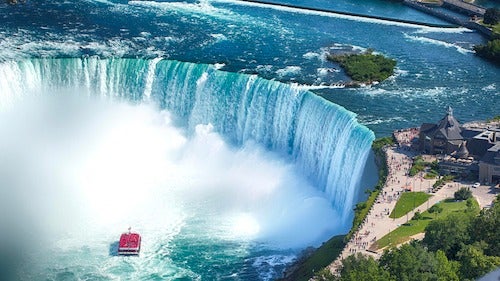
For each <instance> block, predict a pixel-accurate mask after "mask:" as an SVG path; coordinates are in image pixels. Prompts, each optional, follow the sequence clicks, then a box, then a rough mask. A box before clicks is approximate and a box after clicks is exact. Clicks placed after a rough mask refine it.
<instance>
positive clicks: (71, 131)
mask: <svg viewBox="0 0 500 281" xmlns="http://www.w3.org/2000/svg"><path fill="white" fill-rule="evenodd" d="M0 93H1V94H0V120H1V121H0V134H1V135H2V136H3V137H2V140H1V141H0V150H1V151H0V153H1V154H2V155H4V156H5V157H3V159H2V160H0V171H1V175H2V177H1V178H2V180H1V184H2V189H1V190H0V192H1V194H0V195H1V196H0V198H2V199H0V205H1V206H2V207H0V211H1V213H2V214H9V215H2V216H0V220H1V221H2V225H7V226H9V228H10V229H11V230H9V232H8V234H9V235H8V236H9V237H7V239H11V240H10V241H12V243H9V245H11V246H12V245H14V246H12V247H14V249H16V250H19V249H22V250H24V251H25V252H26V256H23V257H22V258H20V259H22V262H21V261H19V264H18V267H19V272H20V273H15V274H20V276H21V277H22V278H24V279H28V280H35V279H36V280H40V279H44V280H45V279H50V280H73V279H86V280H90V279H91V280H115V279H124V280H129V279H130V280H256V279H262V280H269V279H273V278H276V277H279V276H280V275H281V271H282V270H283V268H284V266H285V265H286V264H289V263H290V262H291V261H292V260H293V259H294V258H295V256H296V255H297V253H298V252H300V251H301V250H302V249H304V248H306V247H308V246H311V245H318V244H319V243H321V242H322V241H325V240H326V239H328V238H329V237H331V236H333V235H335V234H339V233H345V232H346V231H347V230H348V229H349V227H350V224H351V220H352V207H353V205H354V204H355V202H356V200H357V197H358V194H359V193H360V192H359V191H360V179H361V176H362V174H363V170H364V166H365V162H366V159H367V157H368V154H369V151H370V146H371V143H372V140H373V139H374V134H373V133H372V132H371V131H370V130H369V129H367V128H366V127H364V126H362V125H360V124H358V122H357V121H356V118H355V114H354V113H352V112H349V111H347V110H346V109H344V108H342V107H340V106H337V105H335V104H332V103H330V102H328V101H326V100H324V99H323V98H320V97H318V96H316V95H315V94H313V93H311V92H308V91H305V90H303V89H302V88H300V87H299V86H294V85H286V84H283V83H280V82H276V81H270V80H265V79H262V78H259V77H257V76H255V75H247V74H237V73H230V72H223V71H219V70H217V69H216V68H214V67H213V66H211V65H206V64H195V63H186V62H178V61H173V60H167V59H159V58H156V59H127V58H109V59H99V58H96V57H89V58H58V59H49V58H47V59H44V58H39V59H34V58H33V59H20V60H17V61H5V62H2V63H0ZM128 226H132V227H133V229H134V230H136V231H138V232H140V233H141V235H142V237H143V248H142V249H141V254H140V256H139V257H129V258H123V257H117V256H114V254H113V249H112V247H113V243H114V242H116V241H117V239H118V237H119V234H120V233H121V232H123V231H124V230H126V229H127V227H128ZM20 240H21V241H23V242H22V243H21V245H18V244H17V243H19V242H20ZM8 241H9V240H8ZM7 246H8V245H7V244H3V245H2V247H6V248H7V249H5V252H6V251H7V250H9V249H8V248H9V247H7ZM28 249H29V251H28ZM15 274H14V275H15Z"/></svg>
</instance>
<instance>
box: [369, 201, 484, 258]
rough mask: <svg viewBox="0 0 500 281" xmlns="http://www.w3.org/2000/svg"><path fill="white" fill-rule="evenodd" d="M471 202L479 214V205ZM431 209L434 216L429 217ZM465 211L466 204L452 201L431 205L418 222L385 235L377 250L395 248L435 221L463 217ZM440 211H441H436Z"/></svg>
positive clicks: (402, 226) (380, 240) (378, 242)
mask: <svg viewBox="0 0 500 281" xmlns="http://www.w3.org/2000/svg"><path fill="white" fill-rule="evenodd" d="M472 200H473V208H474V211H475V212H476V213H478V212H479V204H478V203H477V202H476V201H475V200H474V199H472ZM431 209H433V210H434V211H433V213H434V215H431V211H430V210H431ZM466 209H467V206H466V202H465V201H462V202H455V201H454V200H445V201H444V202H440V203H438V204H435V205H433V206H432V207H431V208H429V209H428V210H427V211H425V212H423V213H422V219H420V220H418V221H412V223H411V224H403V225H401V226H400V227H398V228H396V229H395V230H394V231H392V232H390V233H389V234H387V235H385V236H384V237H382V238H381V239H379V240H378V241H377V242H376V246H377V248H378V249H381V248H384V247H386V246H395V245H398V244H401V243H403V242H406V241H408V240H410V237H411V236H413V235H415V234H418V233H422V232H424V231H425V228H426V227H427V225H429V223H430V222H431V221H433V220H435V219H440V218H446V217H447V216H448V215H449V214H453V213H457V214H460V215H464V211H465V210H466ZM438 210H441V211H438ZM470 213H472V212H470Z"/></svg>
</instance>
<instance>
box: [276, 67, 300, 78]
mask: <svg viewBox="0 0 500 281" xmlns="http://www.w3.org/2000/svg"><path fill="white" fill-rule="evenodd" d="M301 70H302V68H301V67H300V66H287V67H285V68H281V69H278V70H276V74H277V75H278V76H279V77H282V78H283V77H290V76H294V75H297V74H300V72H301Z"/></svg>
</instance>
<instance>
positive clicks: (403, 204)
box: [389, 192, 431, 219]
mask: <svg viewBox="0 0 500 281" xmlns="http://www.w3.org/2000/svg"><path fill="white" fill-rule="evenodd" d="M429 197H431V195H429V194H427V193H425V192H404V193H403V194H402V195H401V197H400V198H399V200H398V202H397V203H396V206H395V207H394V210H392V213H391V214H390V215H389V217H390V218H393V219H397V218H400V217H402V216H404V215H406V213H408V212H409V211H411V210H413V209H415V208H416V207H418V206H420V205H421V204H422V203H424V202H425V201H427V199H429Z"/></svg>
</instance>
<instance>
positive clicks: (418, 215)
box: [411, 211, 423, 221]
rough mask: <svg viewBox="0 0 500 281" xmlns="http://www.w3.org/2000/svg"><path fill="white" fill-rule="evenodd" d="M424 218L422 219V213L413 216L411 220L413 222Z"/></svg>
mask: <svg viewBox="0 0 500 281" xmlns="http://www.w3.org/2000/svg"><path fill="white" fill-rule="evenodd" d="M422 218H423V217H422V214H421V213H420V212H418V211H417V212H415V214H414V215H413V218H411V219H412V220H416V221H418V220H421V219H422Z"/></svg>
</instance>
